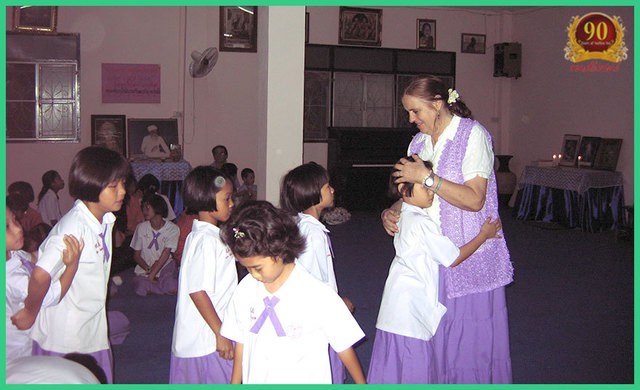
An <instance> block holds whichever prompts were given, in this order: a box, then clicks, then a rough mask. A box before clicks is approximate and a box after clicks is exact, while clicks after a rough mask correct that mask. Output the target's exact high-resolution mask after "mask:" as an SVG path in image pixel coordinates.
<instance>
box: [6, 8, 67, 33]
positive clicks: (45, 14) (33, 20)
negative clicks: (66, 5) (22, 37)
mask: <svg viewBox="0 0 640 390" xmlns="http://www.w3.org/2000/svg"><path fill="white" fill-rule="evenodd" d="M57 22H58V7H35V6H31V5H25V6H21V7H13V29H14V30H17V31H37V32H56V25H57Z"/></svg>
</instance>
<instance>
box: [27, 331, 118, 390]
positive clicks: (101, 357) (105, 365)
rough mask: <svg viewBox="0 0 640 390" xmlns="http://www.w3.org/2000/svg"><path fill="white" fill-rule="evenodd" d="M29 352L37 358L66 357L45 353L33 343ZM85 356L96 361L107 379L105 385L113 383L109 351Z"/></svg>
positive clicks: (50, 352) (55, 353)
mask: <svg viewBox="0 0 640 390" xmlns="http://www.w3.org/2000/svg"><path fill="white" fill-rule="evenodd" d="M31 351H32V353H33V355H38V356H64V355H66V353H59V352H52V351H47V350H45V349H42V347H40V344H38V343H37V342H35V341H34V342H33V348H32V350H31ZM87 355H91V356H93V357H94V358H95V359H96V361H97V362H98V365H99V366H100V368H102V370H103V371H104V375H105V376H106V377H107V383H109V384H112V383H113V356H112V355H111V350H110V349H103V350H102V351H96V352H91V353H88V354H87Z"/></svg>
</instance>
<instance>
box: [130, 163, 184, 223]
mask: <svg viewBox="0 0 640 390" xmlns="http://www.w3.org/2000/svg"><path fill="white" fill-rule="evenodd" d="M131 169H132V170H133V175H134V176H135V177H136V180H140V178H141V177H142V176H144V175H146V174H148V173H150V174H152V175H153V176H155V177H157V178H158V180H160V192H161V193H163V194H165V195H167V197H169V200H170V201H171V204H172V205H173V211H174V212H175V213H176V216H180V214H181V213H182V209H183V204H182V181H183V180H184V179H185V177H187V175H188V174H189V172H190V171H191V164H189V162H188V161H185V160H179V161H171V160H165V161H162V160H151V159H148V160H137V161H132V162H131Z"/></svg>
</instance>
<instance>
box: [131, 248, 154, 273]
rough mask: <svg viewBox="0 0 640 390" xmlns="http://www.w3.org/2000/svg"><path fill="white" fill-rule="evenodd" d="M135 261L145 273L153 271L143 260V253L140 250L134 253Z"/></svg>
mask: <svg viewBox="0 0 640 390" xmlns="http://www.w3.org/2000/svg"><path fill="white" fill-rule="evenodd" d="M133 261H135V262H136V264H138V265H139V266H140V268H142V269H143V270H145V272H149V271H150V270H151V268H150V267H149V266H148V265H147V263H146V262H145V261H144V259H143V258H142V251H140V250H135V251H133Z"/></svg>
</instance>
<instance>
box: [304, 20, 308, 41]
mask: <svg viewBox="0 0 640 390" xmlns="http://www.w3.org/2000/svg"><path fill="white" fill-rule="evenodd" d="M304 43H309V13H308V12H305V13H304Z"/></svg>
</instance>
